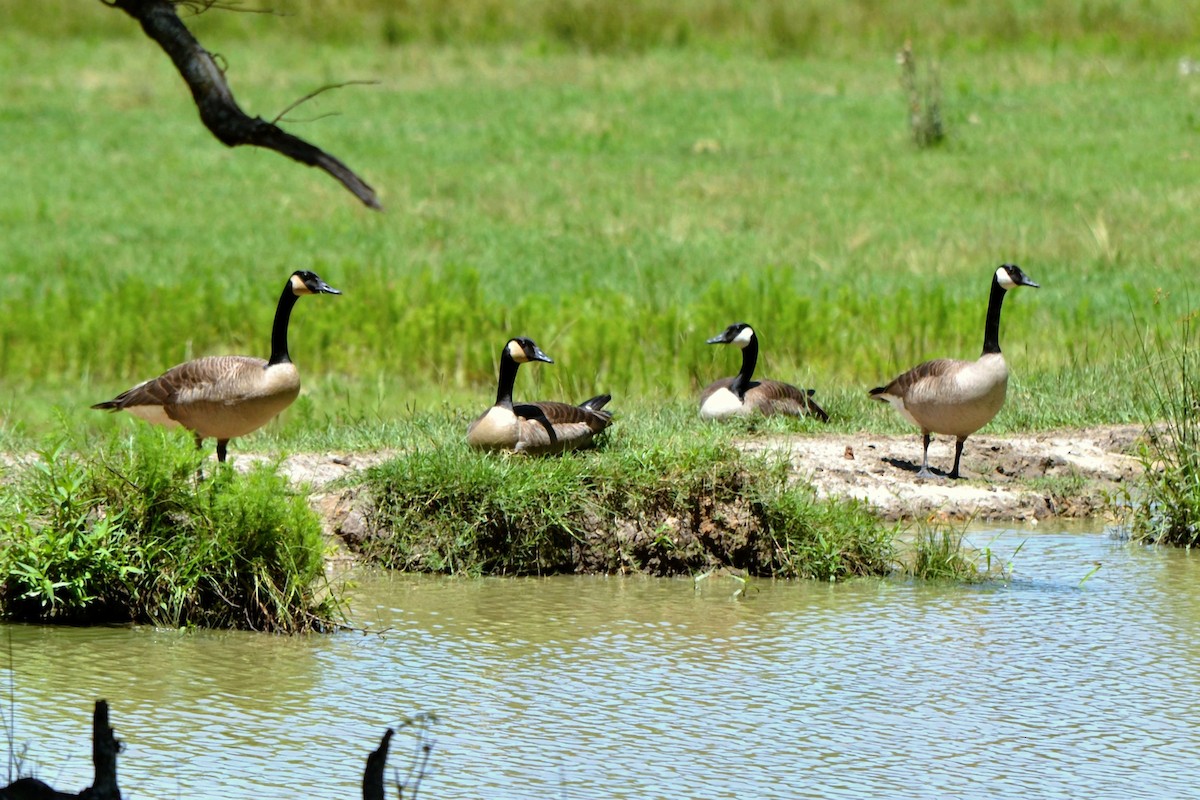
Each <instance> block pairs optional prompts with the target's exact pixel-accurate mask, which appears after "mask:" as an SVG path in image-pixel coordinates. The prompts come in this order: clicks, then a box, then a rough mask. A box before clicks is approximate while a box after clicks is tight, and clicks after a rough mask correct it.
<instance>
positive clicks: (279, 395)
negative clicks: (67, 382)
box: [92, 270, 341, 461]
mask: <svg viewBox="0 0 1200 800" xmlns="http://www.w3.org/2000/svg"><path fill="white" fill-rule="evenodd" d="M302 294H341V292H340V291H338V290H337V289H334V288H332V287H330V286H329V285H328V284H326V283H325V281H323V280H321V279H320V278H319V277H318V276H317V275H316V274H315V273H312V272H309V271H307V270H297V271H296V272H293V273H292V276H291V277H290V278H288V282H287V284H286V285H285V286H284V287H283V294H282V295H280V297H279V305H278V306H277V307H276V308H275V324H274V325H273V326H272V327H271V358H270V360H267V361H264V360H262V359H261V358H254V357H253V356H205V357H203V358H197V359H193V360H192V361H188V362H185V363H183V364H180V365H178V366H175V367H171V369H169V370H167V371H166V372H164V373H163V374H162V375H159V376H158V377H157V378H153V379H152V380H148V381H143V382H142V383H139V384H138V385H137V386H134V387H133V388H132V389H129V390H128V391H125V392H122V393H121V394H119V395H117V396H116V397H114V398H113V399H112V400H107V401H105V402H103V403H97V404H96V405H94V406H92V408H99V409H105V410H109V411H122V410H124V411H128V412H129V413H130V414H133V415H134V416H135V417H141V418H142V419H144V420H146V421H148V422H153V423H156V424H159V425H165V426H167V427H169V428H173V427H176V426H179V425H182V426H183V427H185V428H187V429H188V430H190V431H192V433H193V434H195V437H196V446H197V447H199V446H200V443H201V441H203V440H204V439H207V438H209V437H213V438H215V439H216V440H217V459H218V460H220V461H224V460H225V448H226V445H228V444H229V440H230V439H233V438H234V437H237V436H245V435H246V434H247V433H250V432H252V431H256V430H258V429H259V428H261V427H262V426H263V425H266V424H267V423H268V422H270V421H271V420H272V419H274V417H275V415H276V414H278V413H279V412H280V411H282V410H283V409H285V408H287V407H288V406H289V405H291V403H292V401H293V400H295V399H296V395H298V394H299V393H300V372H299V370H297V369H296V365H295V364H293V363H292V359H291V357H290V356H289V355H288V342H287V334H288V320H289V319H290V318H291V316H292V306H294V305H296V300H297V299H299V297H300V295H302Z"/></svg>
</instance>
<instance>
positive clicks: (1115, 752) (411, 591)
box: [0, 526, 1200, 800]
mask: <svg viewBox="0 0 1200 800" xmlns="http://www.w3.org/2000/svg"><path fill="white" fill-rule="evenodd" d="M1043 527H1044V526H1043ZM970 538H971V539H972V541H973V542H974V543H975V544H976V545H978V546H985V545H986V546H989V547H990V548H991V549H992V550H993V551H994V552H996V553H997V554H998V556H999V557H1001V558H1007V557H1009V556H1011V555H1012V554H1013V552H1014V551H1016V550H1017V548H1018V547H1020V550H1019V552H1017V554H1016V556H1015V559H1014V569H1015V572H1014V577H1013V580H1012V581H1011V582H1009V583H1007V584H1004V585H991V586H984V587H956V586H943V585H938V586H929V585H915V584H906V583H901V582H895V581H876V580H863V581H853V582H850V583H846V584H822V583H815V582H790V583H771V582H766V581H757V582H753V583H752V584H751V586H750V587H749V590H748V591H747V592H746V593H745V595H744V596H741V597H735V594H734V593H735V591H736V590H737V589H738V588H739V587H740V584H739V583H738V582H737V581H735V580H733V579H731V578H711V579H708V580H705V581H702V582H700V583H699V584H698V585H694V584H693V582H692V581H691V580H690V579H679V580H661V579H647V578H613V577H607V578H606V577H556V578H547V579H483V580H454V579H444V578H428V577H425V578H422V577H410V576H388V575H380V576H374V577H370V578H367V579H364V580H363V581H362V583H361V586H360V589H359V590H358V595H359V599H358V601H357V606H356V620H357V623H358V624H360V625H363V626H364V627H368V628H372V629H375V630H384V629H386V631H385V632H383V633H372V634H367V635H364V634H362V633H341V634H338V635H335V636H311V637H303V638H284V637H274V636H261V635H253V634H242V633H208V632H190V633H179V632H173V631H161V630H153V629H150V628H135V629H130V628H52V627H37V626H21V625H12V626H7V627H0V636H3V637H5V638H7V639H8V641H9V642H10V643H11V644H10V646H11V650H12V653H13V661H14V663H15V675H14V687H13V690H14V694H15V711H16V728H17V730H16V737H15V740H16V743H17V745H18V747H25V748H26V751H25V752H26V765H27V767H33V768H35V770H36V774H37V775H38V777H40V778H42V779H43V780H46V781H48V782H50V783H51V784H53V785H55V786H56V787H57V788H59V789H61V790H71V791H78V790H79V789H81V788H83V787H84V786H86V785H88V784H90V782H91V763H90V747H91V723H90V721H91V712H92V706H93V702H94V700H95V699H96V698H101V697H103V698H107V699H108V701H109V703H110V706H111V710H112V712H111V713H112V721H113V725H114V727H115V728H116V731H117V736H118V737H119V738H121V739H122V740H123V741H124V742H125V744H126V750H125V752H124V753H123V754H122V756H121V759H120V761H119V765H118V766H119V772H120V783H121V787H122V790H123V792H124V796H125V797H127V798H209V797H212V798H217V797H221V798H256V800H264V799H266V798H294V797H297V796H314V797H323V798H357V797H360V796H361V788H360V786H361V780H362V767H363V764H364V762H365V758H366V755H367V753H368V752H369V751H370V750H372V749H374V748H375V747H376V745H377V744H378V741H379V737H380V736H381V735H382V733H383V731H384V730H385V728H387V727H388V726H390V725H392V726H394V725H396V724H398V723H399V722H400V721H401V720H402V719H404V718H406V717H411V716H413V715H416V714H419V713H426V712H430V713H433V714H436V717H437V719H436V721H435V722H432V723H431V724H429V725H428V726H427V727H424V728H419V729H420V730H424V731H425V732H426V735H427V736H428V737H429V738H428V741H430V742H431V743H432V746H433V749H432V755H431V759H430V762H429V767H428V774H427V776H426V778H425V780H424V783H422V785H421V788H420V796H423V797H428V798H451V797H459V798H548V799H550V798H668V797H669V798H733V797H746V798H809V797H812V798H830V797H834V798H837V797H845V798H860V797H868V796H874V797H906V798H946V797H972V798H974V797H981V798H986V797H1031V796H1034V797H1039V798H1051V797H1089V798H1098V797H1114V798H1116V797H1121V798H1126V797H1164V798H1165V797H1172V798H1174V797H1184V796H1195V795H1196V794H1197V793H1198V792H1200V789H1198V788H1197V786H1198V785H1200V778H1198V777H1197V773H1196V764H1197V756H1196V752H1197V745H1198V744H1200V733H1198V730H1200V729H1198V727H1197V719H1200V560H1197V558H1195V557H1193V556H1191V555H1190V554H1188V553H1185V552H1178V551H1173V550H1156V549H1146V548H1141V547H1136V546H1131V545H1127V544H1124V543H1121V542H1118V541H1115V540H1114V539H1112V538H1110V537H1109V536H1108V535H1107V534H1105V533H1102V532H1087V531H1084V530H1070V529H1068V530H1064V529H1063V527H1061V526H1059V527H1058V530H1057V531H1056V532H1043V531H1041V530H1036V529H978V530H975V531H973V532H972V534H971V537H970ZM1022 543H1024V544H1023V546H1022ZM1097 564H1099V565H1100V569H1099V570H1098V571H1097V572H1095V573H1094V574H1091V575H1090V577H1089V574H1090V573H1092V572H1093V570H1094V569H1095V567H1096V565H1097ZM1085 579H1086V580H1085ZM0 646H2V645H0ZM5 661H6V659H4V657H3V655H0V667H2V666H3V665H4V663H5ZM0 678H3V679H4V683H5V684H7V683H8V680H7V678H8V675H7V673H6V672H5V671H4V670H3V669H0ZM4 691H5V694H7V692H8V687H7V686H5V687H4ZM3 705H4V706H5V707H7V706H8V703H7V702H5V703H3ZM414 730H417V729H414V728H411V727H410V728H407V729H405V731H402V732H401V733H400V734H398V735H397V738H396V740H394V742H393V749H392V757H391V760H390V763H391V765H392V766H394V767H398V768H399V769H400V771H401V773H402V774H403V773H404V772H405V771H406V770H407V768H408V765H409V764H410V763H411V761H412V755H413V752H414V750H415V748H416V747H417V745H418V743H419V741H420V740H419V739H418V737H416V736H415V735H414V734H413V733H412V731H414ZM0 777H3V775H2V773H0ZM391 796H394V794H393V795H391ZM405 796H406V797H408V796H411V795H410V794H409V793H406V795H405Z"/></svg>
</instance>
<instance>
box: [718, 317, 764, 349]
mask: <svg viewBox="0 0 1200 800" xmlns="http://www.w3.org/2000/svg"><path fill="white" fill-rule="evenodd" d="M753 339H754V328H751V327H750V326H749V325H748V324H747V323H745V322H735V323H733V324H732V325H730V326H729V327H728V328H726V329H725V330H724V332H722V333H718V334H717V335H716V336H714V337H712V338H711V339H709V340H708V342H707V343H708V344H732V345H737V346H738V347H739V348H744V347H745V346H746V345H748V344H750V342H751V341H752V340H753Z"/></svg>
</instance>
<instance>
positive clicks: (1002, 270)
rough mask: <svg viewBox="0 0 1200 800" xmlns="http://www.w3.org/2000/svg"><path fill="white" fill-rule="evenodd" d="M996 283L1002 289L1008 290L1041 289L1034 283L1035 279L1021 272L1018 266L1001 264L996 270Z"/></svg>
mask: <svg viewBox="0 0 1200 800" xmlns="http://www.w3.org/2000/svg"><path fill="white" fill-rule="evenodd" d="M996 283H998V284H1000V286H1001V288H1003V289H1005V290H1008V289H1013V288H1016V287H1017V286H1031V287H1033V288H1034V289H1038V288H1040V287H1039V286H1038V284H1036V283H1034V282H1033V279H1032V278H1030V277H1029V276H1028V275H1026V274H1025V273H1024V272H1022V271H1021V268H1020V267H1018V266H1017V265H1016V264H1001V265H1000V266H999V267H997V268H996Z"/></svg>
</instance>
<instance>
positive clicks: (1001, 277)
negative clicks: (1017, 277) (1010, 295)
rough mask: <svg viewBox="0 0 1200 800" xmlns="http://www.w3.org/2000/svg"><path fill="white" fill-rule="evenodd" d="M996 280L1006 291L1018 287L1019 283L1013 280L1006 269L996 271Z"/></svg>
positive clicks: (1001, 268)
mask: <svg viewBox="0 0 1200 800" xmlns="http://www.w3.org/2000/svg"><path fill="white" fill-rule="evenodd" d="M996 280H997V281H998V282H999V284H1000V285H1001V286H1003V287H1004V288H1005V289H1006V290H1007V289H1011V288H1013V287H1014V286H1016V285H1017V282H1016V281H1014V280H1013V279H1012V276H1011V275H1009V274H1008V270H1006V269H1005V268H1004V267H1000V268H999V269H997V270H996Z"/></svg>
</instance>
